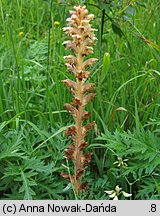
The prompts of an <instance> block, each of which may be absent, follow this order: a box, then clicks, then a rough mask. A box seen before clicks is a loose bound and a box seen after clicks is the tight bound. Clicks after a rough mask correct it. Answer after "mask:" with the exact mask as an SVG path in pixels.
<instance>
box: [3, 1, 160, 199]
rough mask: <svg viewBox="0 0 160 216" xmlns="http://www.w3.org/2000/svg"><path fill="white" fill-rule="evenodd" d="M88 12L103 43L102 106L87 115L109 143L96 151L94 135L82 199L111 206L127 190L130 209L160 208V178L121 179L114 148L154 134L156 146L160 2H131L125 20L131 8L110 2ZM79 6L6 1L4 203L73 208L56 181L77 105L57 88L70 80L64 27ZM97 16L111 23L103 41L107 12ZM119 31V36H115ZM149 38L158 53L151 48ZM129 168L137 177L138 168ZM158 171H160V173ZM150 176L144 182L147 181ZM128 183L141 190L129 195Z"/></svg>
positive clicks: (99, 53)
mask: <svg viewBox="0 0 160 216" xmlns="http://www.w3.org/2000/svg"><path fill="white" fill-rule="evenodd" d="M61 2H62V3H61ZM66 2H67V3H66ZM74 2H75V3H77V2H78V1H74ZM85 2H86V5H87V6H88V9H89V12H90V13H93V14H94V15H95V19H94V21H93V22H92V23H93V26H94V28H96V29H98V31H97V32H96V36H97V38H98V41H97V43H96V45H95V47H94V57H97V58H98V59H99V61H98V63H97V64H96V65H95V66H94V67H93V68H92V69H91V72H92V75H91V78H90V82H95V83H96V88H95V91H96V97H95V99H94V101H93V102H91V103H89V105H88V111H89V112H90V113H91V118H90V119H91V120H95V121H96V125H97V131H96V132H97V133H98V135H101V133H103V134H107V135H106V136H107V137H111V140H110V141H108V138H106V140H103V142H102V143H100V141H98V143H99V145H98V144H97V146H96V148H95V147H94V144H95V143H97V140H96V139H97V136H98V135H97V133H94V132H92V133H90V135H89V138H88V139H89V143H91V146H90V147H89V148H88V149H90V150H91V151H93V152H94V156H93V160H92V162H91V166H90V167H89V168H88V170H87V172H86V178H87V179H88V182H89V190H90V193H89V192H86V193H84V194H82V197H80V198H81V199H108V197H107V195H106V194H105V193H104V190H107V189H108V188H109V189H114V186H116V185H117V184H122V185H123V188H124V190H125V191H128V192H130V191H131V192H133V191H134V190H136V191H137V194H133V197H132V198H133V199H154V198H155V199H159V198H160V195H159V194H160V184H159V181H160V179H159V177H155V178H154V175H153V172H156V173H157V176H160V173H159V169H158V168H155V170H154V169H153V172H152V173H143V172H145V171H144V170H140V169H141V167H140V168H139V170H138V171H136V173H134V172H130V173H129V172H128V173H127V172H126V175H125V176H124V175H122V174H121V170H118V169H117V168H115V165H114V162H115V161H116V160H117V158H116V157H115V154H116V155H117V152H116V151H119V149H118V150H117V149H114V148H113V149H110V148H109V145H110V144H113V143H114V142H115V140H116V139H117V138H116V133H115V130H116V129H117V130H118V131H119V133H120V136H122V135H121V134H123V133H124V134H126V133H127V131H131V133H133V136H134V135H135V137H136V138H137V137H138V135H137V133H140V134H142V137H143V136H144V134H145V132H144V130H146V131H147V130H148V131H150V133H153V134H154V135H155V136H156V138H154V139H156V140H157V139H158V138H159V122H160V116H159V113H160V97H159V96H160V94H159V93H160V85H159V83H160V51H159V47H160V44H159V41H160V36H159V32H160V29H159V26H160V18H159V10H160V4H159V1H158V0H153V1H149V0H146V1H142V2H143V3H142V2H141V4H140V3H138V1H133V2H135V3H134V4H133V7H131V8H130V7H129V8H128V9H126V10H124V11H123V9H125V6H126V5H125V1H119V2H120V3H121V2H123V4H124V5H123V4H122V5H120V3H118V1H116V0H115V1H112V3H114V4H113V5H112V6H111V4H108V5H105V4H104V3H102V1H91V0H90V1H85ZM136 2H137V3H136ZM94 4H95V5H96V7H95V6H94ZM73 5H74V3H72V1H55V0H54V1H49V0H48V1H47V0H13V1H10V0H0V56H1V57H0V145H1V150H0V160H1V163H0V164H1V165H0V197H1V199H75V196H74V193H73V191H72V188H71V187H70V185H69V186H68V187H67V185H68V182H67V181H66V180H63V179H62V178H61V177H60V176H59V174H60V172H61V171H62V170H64V169H65V168H64V166H63V164H65V165H66V164H67V163H66V160H65V158H64V153H63V150H64V149H65V148H66V147H67V146H68V143H69V142H70V140H67V139H66V137H65V135H64V134H63V133H62V131H63V129H64V128H65V126H66V125H69V124H72V118H71V116H70V115H69V114H68V113H67V112H66V110H65V108H64V106H63V104H64V103H68V102H70V101H71V95H70V93H69V91H68V89H66V88H65V86H64V84H63V83H61V80H63V79H66V78H68V77H70V78H71V77H72V75H71V74H69V73H67V72H66V67H65V66H64V59H63V56H65V55H67V53H69V51H66V50H65V49H64V46H63V45H62V43H63V41H64V40H65V39H66V36H65V35H64V33H63V31H62V27H64V26H66V18H67V17H68V16H69V10H70V9H72V8H73ZM97 6H98V7H99V8H100V9H103V10H104V9H105V10H106V13H107V14H108V16H109V17H110V19H109V18H107V17H105V22H104V25H103V35H101V33H102V10H100V9H98V7H97ZM109 6H110V7H112V11H111V10H110V9H109ZM122 11H123V12H122ZM111 20H112V22H111ZM55 21H58V22H59V23H60V24H59V25H55V24H54V22H55ZM113 22H114V23H116V25H117V24H118V25H119V26H120V28H117V29H116V30H117V31H116V30H115V29H113V28H112V27H113V26H112V24H113ZM121 32H122V36H121V37H120V34H121ZM144 37H145V38H146V39H148V40H149V41H151V42H153V43H154V44H152V43H150V44H149V43H146V42H145V41H144V40H143V39H142V38H144ZM101 39H102V40H101ZM106 52H108V53H110V64H108V65H104V64H103V63H104V54H105V53H106ZM154 122H156V123H154ZM135 130H136V132H135ZM146 133H147V132H146ZM111 134H112V136H111ZM117 136H118V135H117ZM126 136H127V135H126ZM146 136H147V135H146ZM140 137H141V136H140ZM123 138H124V137H123ZM132 138H133V137H132ZM114 139H115V140H114ZM124 139H125V138H124ZM137 139H138V138H137ZM146 139H147V138H146ZM110 142H111V143H110ZM122 142H123V141H122ZM124 142H125V141H124ZM137 143H138V142H137ZM100 144H101V145H100ZM139 145H140V144H139ZM104 146H105V147H104ZM112 147H113V146H112ZM131 148H132V145H131ZM158 148H159V149H160V147H157V149H158ZM159 149H158V150H157V151H159ZM113 152H114V153H113ZM128 154H129V156H128V157H129V158H130V157H131V158H132V159H133V163H135V164H136V162H135V161H136V160H137V164H138V163H139V160H140V159H136V158H135V156H134V152H129V153H128ZM138 154H140V153H138ZM124 156H125V155H124ZM144 160H145V159H144ZM130 163H131V164H130V168H132V165H133V164H132V160H131V161H130ZM33 164H35V166H34V167H33ZM157 166H158V167H159V168H160V163H159V164H158V165H157ZM140 172H142V173H141V175H140ZM145 175H147V179H145V178H142V179H141V177H142V176H145ZM128 178H129V180H128ZM126 179H127V180H126ZM128 181H131V182H134V181H136V183H137V182H138V183H137V184H133V185H132V184H131V185H129V184H128ZM93 182H95V184H93ZM137 185H138V186H137ZM148 185H152V186H153V185H154V186H153V187H151V188H152V189H153V188H154V193H152V192H151V191H149V192H148V195H146V191H147V190H148V187H149V186H148ZM155 185H156V188H157V189H155ZM66 187H67V188H66ZM156 190H157V192H156ZM17 193H18V194H19V195H17Z"/></svg>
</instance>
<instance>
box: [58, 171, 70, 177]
mask: <svg viewBox="0 0 160 216" xmlns="http://www.w3.org/2000/svg"><path fill="white" fill-rule="evenodd" d="M60 176H62V177H63V178H64V179H70V178H69V175H68V174H66V173H64V172H61V174H60Z"/></svg>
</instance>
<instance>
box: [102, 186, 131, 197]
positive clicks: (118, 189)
mask: <svg viewBox="0 0 160 216" xmlns="http://www.w3.org/2000/svg"><path fill="white" fill-rule="evenodd" d="M104 192H105V193H107V194H108V195H109V197H110V198H113V200H118V196H119V195H120V194H122V195H123V196H124V197H130V196H132V194H129V193H127V192H125V191H122V188H121V187H119V185H116V187H115V189H114V190H111V191H104Z"/></svg>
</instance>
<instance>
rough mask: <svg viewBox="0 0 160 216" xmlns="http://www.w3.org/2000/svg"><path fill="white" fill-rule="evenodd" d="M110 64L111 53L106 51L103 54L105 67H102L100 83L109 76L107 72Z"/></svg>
mask: <svg viewBox="0 0 160 216" xmlns="http://www.w3.org/2000/svg"><path fill="white" fill-rule="evenodd" d="M109 66H110V54H109V53H104V56H103V67H102V74H101V76H100V85H101V84H102V82H103V81H104V79H105V77H106V76H107V72H108V69H109Z"/></svg>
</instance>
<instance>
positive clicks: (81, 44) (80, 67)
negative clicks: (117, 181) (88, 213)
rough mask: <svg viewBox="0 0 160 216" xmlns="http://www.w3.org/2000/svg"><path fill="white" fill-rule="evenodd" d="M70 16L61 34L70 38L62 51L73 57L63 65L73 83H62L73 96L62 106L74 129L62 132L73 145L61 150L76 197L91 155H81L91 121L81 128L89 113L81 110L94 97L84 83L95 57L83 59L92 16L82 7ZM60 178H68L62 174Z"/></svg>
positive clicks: (88, 47) (90, 42)
mask: <svg viewBox="0 0 160 216" xmlns="http://www.w3.org/2000/svg"><path fill="white" fill-rule="evenodd" d="M70 14H71V17H69V18H67V22H68V26H67V27H64V28H63V30H64V32H65V33H66V34H67V35H68V36H69V37H70V38H71V39H70V40H67V41H65V42H64V43H63V44H64V45H65V46H66V49H72V50H73V55H68V56H65V57H64V59H65V62H66V66H67V70H68V72H72V73H73V74H74V77H75V81H72V80H70V79H66V80H63V81H62V82H64V83H65V84H66V87H69V88H70V90H71V91H70V92H71V93H72V94H73V98H72V102H71V104H72V105H71V104H68V103H67V104H65V106H66V109H67V110H68V111H69V112H70V113H71V114H72V116H73V117H74V121H75V126H69V127H68V129H67V130H65V131H64V132H65V133H66V135H67V136H71V137H72V140H73V144H70V145H69V147H68V149H66V150H65V154H66V157H67V159H72V161H73V163H74V175H73V176H72V177H70V181H71V183H72V184H73V187H74V190H75V193H76V194H79V193H80V192H81V191H82V190H83V189H85V190H86V189H87V188H88V183H87V182H85V183H82V176H83V174H84V172H85V167H86V166H87V165H88V163H89V162H90V161H91V156H92V153H85V154H83V151H84V149H85V148H86V147H87V146H88V142H86V141H85V137H86V136H87V134H88V131H89V130H91V129H92V126H93V125H94V124H95V122H92V123H89V124H87V125H85V126H83V121H85V120H87V119H88V118H89V116H90V113H89V112H87V111H85V106H86V105H87V104H88V102H89V101H90V100H92V99H93V98H94V97H95V95H96V94H95V93H89V94H87V93H88V92H90V91H92V90H93V86H94V85H95V84H94V83H87V84H86V83H85V82H86V81H87V80H88V78H89V77H90V72H89V71H87V70H88V68H89V67H90V66H93V65H94V64H95V62H96V61H97V59H96V58H87V59H85V57H86V56H88V55H89V54H91V53H93V47H92V46H93V45H94V43H95V40H96V37H95V34H94V31H95V29H94V28H92V27H91V24H90V21H91V20H92V19H93V18H94V15H93V14H88V10H87V8H86V6H80V5H78V6H74V9H73V10H71V11H70ZM62 176H63V177H64V178H68V176H67V175H66V174H64V173H62Z"/></svg>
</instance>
